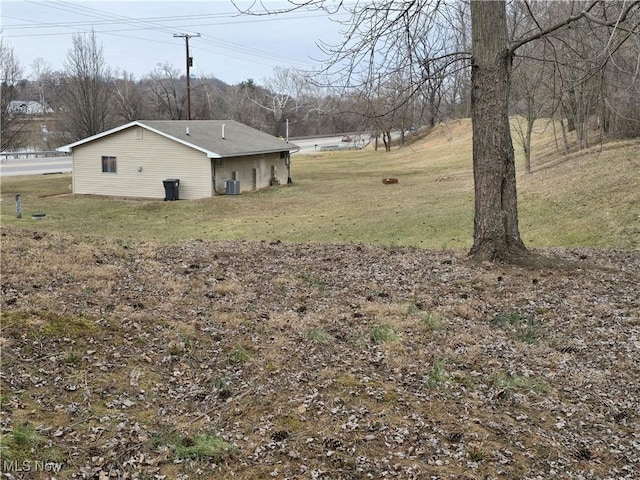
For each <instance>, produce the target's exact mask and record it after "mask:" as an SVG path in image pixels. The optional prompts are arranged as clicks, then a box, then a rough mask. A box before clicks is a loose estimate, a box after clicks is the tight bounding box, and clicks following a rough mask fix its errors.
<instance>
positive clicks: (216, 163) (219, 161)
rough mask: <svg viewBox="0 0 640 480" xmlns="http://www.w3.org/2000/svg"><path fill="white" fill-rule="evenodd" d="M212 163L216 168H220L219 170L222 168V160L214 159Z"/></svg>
mask: <svg viewBox="0 0 640 480" xmlns="http://www.w3.org/2000/svg"><path fill="white" fill-rule="evenodd" d="M214 162H215V163H214V165H215V166H216V167H220V168H222V165H223V163H222V159H221V158H216V159H215V160H214Z"/></svg>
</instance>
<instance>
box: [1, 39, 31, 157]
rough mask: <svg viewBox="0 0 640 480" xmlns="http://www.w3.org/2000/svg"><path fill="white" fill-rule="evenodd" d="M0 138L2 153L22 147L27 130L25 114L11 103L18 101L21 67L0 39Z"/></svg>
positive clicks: (11, 50)
mask: <svg viewBox="0 0 640 480" xmlns="http://www.w3.org/2000/svg"><path fill="white" fill-rule="evenodd" d="M0 73H1V74H2V79H1V82H2V83H1V84H0V110H1V111H0V126H1V131H0V137H1V140H2V142H1V147H2V151H6V150H13V149H15V148H18V147H22V146H24V145H23V141H24V135H25V133H26V129H27V117H26V115H25V112H22V111H21V109H20V108H17V107H16V106H15V104H13V103H12V102H14V101H17V100H18V96H19V93H20V84H21V80H22V73H23V71H22V67H21V66H20V62H19V61H18V59H17V58H16V56H15V54H14V52H13V48H11V47H10V46H8V45H6V44H5V43H4V41H3V40H2V39H0Z"/></svg>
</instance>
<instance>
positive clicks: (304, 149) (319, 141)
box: [289, 135, 369, 153]
mask: <svg viewBox="0 0 640 480" xmlns="http://www.w3.org/2000/svg"><path fill="white" fill-rule="evenodd" d="M350 137H351V138H352V141H351V142H343V141H342V139H343V138H344V135H340V136H335V137H321V138H300V139H290V140H289V142H291V143H293V144H295V145H298V146H299V147H300V151H299V152H298V153H313V152H319V151H321V149H322V147H330V146H333V145H337V146H339V147H347V146H349V145H351V146H354V145H355V143H357V144H358V145H359V146H362V144H363V143H365V142H368V141H369V135H362V136H357V135H353V136H350ZM354 142H355V143H354Z"/></svg>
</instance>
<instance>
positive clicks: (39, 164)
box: [0, 156, 71, 177]
mask: <svg viewBox="0 0 640 480" xmlns="http://www.w3.org/2000/svg"><path fill="white" fill-rule="evenodd" d="M47 173H71V157H70V156H69V157H43V158H10V159H8V160H5V159H4V158H3V159H2V163H0V177H12V176H17V175H44V174H47Z"/></svg>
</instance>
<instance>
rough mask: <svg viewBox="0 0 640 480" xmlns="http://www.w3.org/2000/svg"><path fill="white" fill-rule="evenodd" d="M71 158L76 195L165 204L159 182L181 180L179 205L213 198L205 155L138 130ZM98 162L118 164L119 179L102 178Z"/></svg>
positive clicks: (111, 137) (89, 146)
mask: <svg viewBox="0 0 640 480" xmlns="http://www.w3.org/2000/svg"><path fill="white" fill-rule="evenodd" d="M141 134H142V135H141ZM72 153H73V192H74V193H79V194H96V195H115V196H122V197H148V198H164V196H165V191H164V184H163V183H162V181H163V180H165V179H167V178H179V179H180V187H179V196H180V199H196V198H205V197H210V196H211V195H212V185H211V175H212V172H211V161H210V160H209V158H207V157H206V155H205V154H204V153H201V152H198V151H197V150H194V149H192V148H189V147H187V146H184V145H181V144H179V143H177V142H174V141H172V140H169V139H167V138H165V137H162V136H161V135H158V134H156V133H153V132H151V131H149V130H142V129H141V128H139V127H132V128H128V129H126V130H123V131H121V132H117V133H114V134H112V135H108V136H106V137H103V138H100V139H98V140H95V141H93V142H89V143H86V144H84V145H80V146H77V147H75V148H73V152H72ZM102 156H112V157H116V158H117V170H118V171H117V173H103V172H102Z"/></svg>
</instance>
